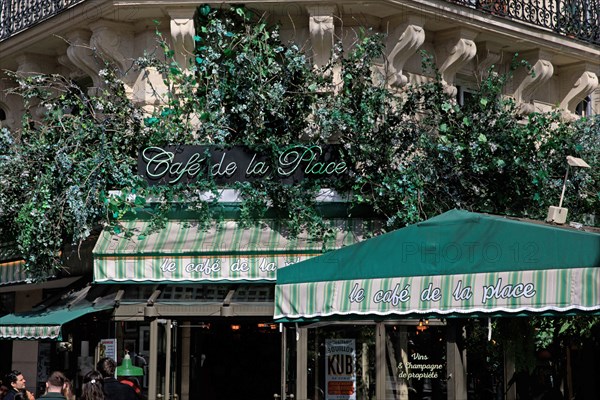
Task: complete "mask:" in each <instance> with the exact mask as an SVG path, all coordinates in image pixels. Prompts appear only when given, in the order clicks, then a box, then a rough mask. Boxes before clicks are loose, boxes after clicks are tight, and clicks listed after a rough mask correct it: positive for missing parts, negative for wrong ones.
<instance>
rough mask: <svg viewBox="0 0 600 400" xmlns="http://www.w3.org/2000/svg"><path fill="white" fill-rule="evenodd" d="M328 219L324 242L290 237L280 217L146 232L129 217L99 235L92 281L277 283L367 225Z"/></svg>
mask: <svg viewBox="0 0 600 400" xmlns="http://www.w3.org/2000/svg"><path fill="white" fill-rule="evenodd" d="M329 222H330V225H331V228H332V230H333V231H334V232H335V233H334V235H332V237H331V238H330V239H328V240H326V241H323V240H314V239H311V238H309V236H308V235H307V234H301V235H299V236H297V237H291V236H290V235H289V232H287V231H286V230H285V228H284V226H283V225H282V224H281V223H279V222H278V221H276V220H264V221H262V222H261V223H260V224H257V225H253V226H250V227H243V226H241V225H240V224H239V223H238V222H237V221H235V220H224V221H220V222H215V223H214V224H212V225H211V226H210V228H208V229H205V228H204V227H201V226H198V225H197V224H194V223H193V222H192V221H187V220H170V221H168V222H167V225H166V227H165V228H162V229H160V230H159V231H158V232H154V233H152V234H149V235H144V234H143V233H144V232H146V231H147V229H148V227H149V225H148V224H149V223H150V222H148V221H143V220H133V221H126V222H124V227H123V228H124V229H123V232H122V233H119V234H115V233H114V232H113V231H112V230H105V231H103V232H102V234H101V235H100V238H99V239H98V242H97V243H96V246H95V247H94V252H93V253H94V281H95V282H96V283H115V282H127V283H134V282H143V283H176V282H179V283H183V282H256V283H260V282H262V283H264V282H274V281H275V279H276V271H277V270H278V269H279V268H281V267H283V266H284V265H288V264H292V263H295V262H299V261H302V260H306V259H308V258H310V257H313V256H316V255H319V254H322V253H323V252H324V251H327V250H332V249H337V248H340V247H342V246H346V245H350V244H353V243H356V242H358V241H360V240H361V239H362V238H363V235H364V229H363V228H365V224H369V223H368V222H365V221H363V220H359V219H348V220H331V221H329ZM371 225H372V224H371ZM369 229H370V228H369ZM128 231H129V232H131V231H133V232H134V234H133V236H131V235H129V234H127V233H126V232H128Z"/></svg>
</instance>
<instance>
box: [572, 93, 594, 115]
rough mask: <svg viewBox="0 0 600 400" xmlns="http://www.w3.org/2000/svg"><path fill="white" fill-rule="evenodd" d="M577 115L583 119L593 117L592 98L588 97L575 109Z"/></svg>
mask: <svg viewBox="0 0 600 400" xmlns="http://www.w3.org/2000/svg"><path fill="white" fill-rule="evenodd" d="M575 114H577V115H579V116H582V117H589V116H590V115H592V98H591V97H590V96H587V97H586V98H585V99H583V100H582V101H581V102H580V103H579V104H577V107H575Z"/></svg>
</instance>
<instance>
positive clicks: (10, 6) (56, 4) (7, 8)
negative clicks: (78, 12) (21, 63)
mask: <svg viewBox="0 0 600 400" xmlns="http://www.w3.org/2000/svg"><path fill="white" fill-rule="evenodd" d="M84 1H85V0H0V41H2V40H4V39H8V38H9V37H11V36H13V35H15V34H17V33H19V32H22V31H24V30H25V29H27V28H31V27H32V26H34V25H36V24H39V23H40V22H42V21H44V20H47V19H48V18H51V17H53V16H55V15H57V14H60V13H62V12H64V11H67V10H68V9H69V8H71V7H73V6H74V5H76V4H79V3H83V2H84Z"/></svg>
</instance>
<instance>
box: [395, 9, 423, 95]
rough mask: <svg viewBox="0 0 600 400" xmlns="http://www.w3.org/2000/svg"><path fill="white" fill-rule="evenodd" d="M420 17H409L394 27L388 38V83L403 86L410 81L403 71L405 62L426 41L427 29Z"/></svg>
mask: <svg viewBox="0 0 600 400" xmlns="http://www.w3.org/2000/svg"><path fill="white" fill-rule="evenodd" d="M423 24H424V22H423V20H422V18H420V17H416V16H415V17H409V19H408V20H407V21H405V22H403V23H401V24H400V25H398V26H397V27H396V28H394V29H393V30H392V31H391V33H390V34H389V36H388V38H387V43H386V54H387V56H388V60H389V66H388V68H389V78H388V84H390V85H391V86H395V87H401V86H404V85H406V84H407V83H408V77H407V76H406V75H404V74H403V73H402V70H403V69H404V64H406V62H407V61H408V59H409V58H410V57H412V56H413V55H414V54H415V53H416V52H417V50H419V48H420V47H421V46H422V45H423V42H425V29H424V28H423Z"/></svg>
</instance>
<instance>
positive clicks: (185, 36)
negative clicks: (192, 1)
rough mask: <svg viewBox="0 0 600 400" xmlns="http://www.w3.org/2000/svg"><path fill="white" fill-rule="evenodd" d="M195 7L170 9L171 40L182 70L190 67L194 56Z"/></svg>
mask: <svg viewBox="0 0 600 400" xmlns="http://www.w3.org/2000/svg"><path fill="white" fill-rule="evenodd" d="M195 11H196V8H195V7H181V8H173V9H169V10H168V13H169V16H170V17H171V24H170V27H171V39H172V40H173V50H174V51H175V61H176V62H177V64H179V66H180V67H181V68H182V69H187V68H188V67H189V62H188V61H189V59H190V57H193V56H194V53H195V44H194V35H195V34H196V31H195V28H194V12H195Z"/></svg>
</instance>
